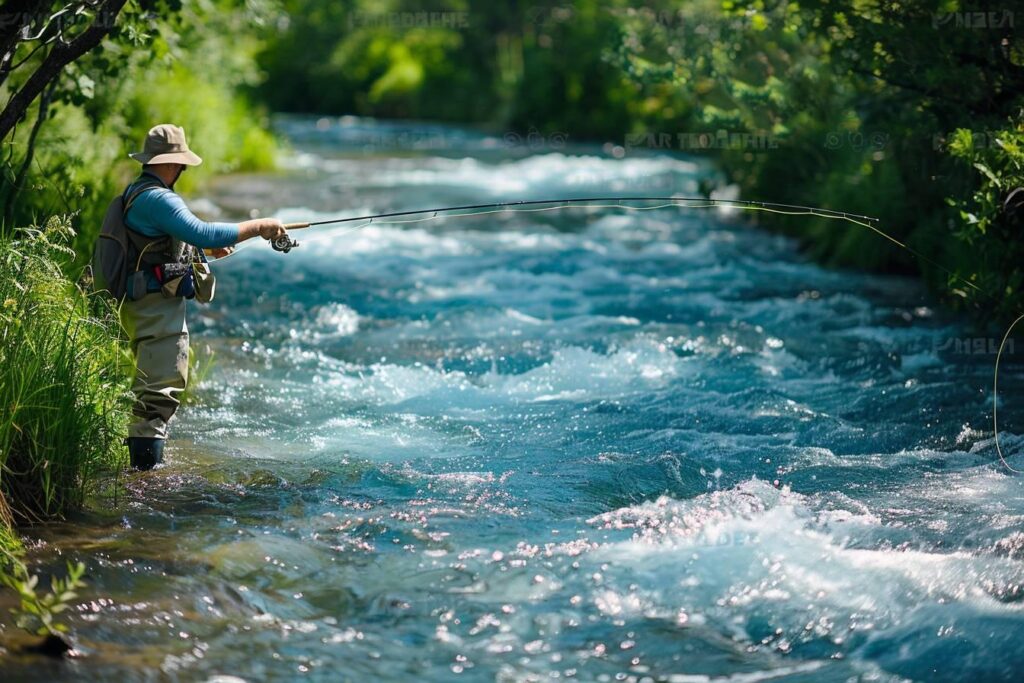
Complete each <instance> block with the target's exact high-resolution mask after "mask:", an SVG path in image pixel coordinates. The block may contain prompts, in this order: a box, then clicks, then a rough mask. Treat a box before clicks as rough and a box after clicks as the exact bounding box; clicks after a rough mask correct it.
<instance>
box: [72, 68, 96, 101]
mask: <svg viewBox="0 0 1024 683" xmlns="http://www.w3.org/2000/svg"><path fill="white" fill-rule="evenodd" d="M75 82H76V84H77V85H78V92H79V93H81V95H82V97H84V98H85V99H87V100H91V99H92V98H93V97H94V96H95V94H96V81H94V80H92V79H91V78H90V77H89V76H88V74H80V75H79V76H78V78H77V79H75Z"/></svg>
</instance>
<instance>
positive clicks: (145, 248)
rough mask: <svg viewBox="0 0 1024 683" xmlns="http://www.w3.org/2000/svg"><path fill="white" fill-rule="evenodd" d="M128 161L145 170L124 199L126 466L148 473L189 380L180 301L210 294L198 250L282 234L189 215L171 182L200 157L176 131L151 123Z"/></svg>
mask: <svg viewBox="0 0 1024 683" xmlns="http://www.w3.org/2000/svg"><path fill="white" fill-rule="evenodd" d="M129 156H131V158H133V159H135V160H136V161H138V162H140V163H142V173H141V174H140V175H139V177H138V178H137V179H136V180H135V181H133V182H132V183H131V184H130V185H129V186H128V188H127V189H126V190H125V192H124V194H123V195H122V198H121V199H122V207H123V209H122V211H123V213H122V218H123V222H124V227H125V228H126V229H127V230H125V233H126V236H127V239H126V240H125V242H126V244H127V245H128V248H127V267H126V272H127V279H126V283H125V286H126V296H125V297H124V303H123V305H122V306H121V320H122V324H123V325H124V327H125V330H127V332H128V335H129V338H130V340H131V348H132V352H133V354H134V356H135V364H136V373H135V382H134V384H133V386H132V392H133V393H134V394H135V405H134V408H133V411H132V412H133V414H134V416H135V421H134V422H133V423H132V424H131V426H130V427H129V429H128V440H127V443H128V451H129V455H130V458H131V466H132V467H133V468H136V469H140V470H147V469H150V468H152V467H153V466H155V465H156V464H158V463H159V462H161V460H162V459H163V450H164V442H165V441H166V439H167V424H168V422H169V421H170V419H171V417H172V416H173V415H174V412H175V411H176V410H177V408H178V404H179V395H180V394H181V392H182V391H184V389H185V386H186V383H187V382H188V342H189V340H188V326H187V324H186V321H185V317H186V305H185V300H186V299H192V298H195V299H197V300H198V301H200V302H207V301H209V300H210V299H211V298H212V297H213V275H212V274H211V273H210V271H209V266H208V265H207V261H206V257H205V255H204V253H203V251H202V250H210V252H211V254H213V255H221V254H223V253H225V252H226V250H227V249H228V248H229V247H231V246H233V245H235V244H237V243H239V242H243V241H245V240H247V239H251V238H253V237H256V236H259V237H262V238H263V239H266V240H274V239H277V238H279V237H282V236H284V235H285V234H286V233H285V229H284V227H283V226H282V224H281V221H279V220H277V219H276V218H259V219H255V220H249V221H244V222H242V223H219V222H218V223H210V222H206V221H203V220H200V219H199V218H197V217H196V216H195V215H194V214H193V213H192V212H191V211H189V209H188V207H187V206H185V202H184V201H182V199H181V197H180V196H178V195H177V194H176V193H175V192H174V184H175V182H176V181H177V180H178V178H179V177H180V176H181V174H182V173H183V172H184V171H185V169H187V168H188V167H189V166H198V165H199V164H201V163H202V161H203V160H202V159H201V158H200V157H199V156H198V155H196V154H195V153H193V152H192V151H191V150H190V149H189V148H188V144H187V142H186V140H185V131H184V130H182V129H181V128H180V127H178V126H175V125H171V124H161V125H158V126H154V127H153V128H151V129H150V131H149V133H148V134H147V135H146V140H145V143H144V145H143V150H142V151H141V152H136V153H133V154H131V155H129Z"/></svg>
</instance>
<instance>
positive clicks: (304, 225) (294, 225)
mask: <svg viewBox="0 0 1024 683" xmlns="http://www.w3.org/2000/svg"><path fill="white" fill-rule="evenodd" d="M308 227H309V223H285V224H284V229H285V230H298V229H299V228H308Z"/></svg>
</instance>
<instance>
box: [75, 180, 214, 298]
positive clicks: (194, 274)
mask: <svg viewBox="0 0 1024 683" xmlns="http://www.w3.org/2000/svg"><path fill="white" fill-rule="evenodd" d="M158 188H164V189H169V188H167V186H166V185H164V184H163V183H162V182H160V181H159V180H157V179H156V178H152V179H149V178H146V177H143V178H142V179H141V180H138V181H136V182H134V183H132V184H131V185H129V186H128V187H127V188H125V191H124V192H123V193H122V194H121V195H119V196H117V197H115V198H114V199H113V200H112V201H111V202H110V205H109V206H108V207H107V213H106V215H105V216H104V218H103V226H102V227H101V229H100V234H99V236H98V237H97V239H96V244H95V246H94V248H93V259H92V270H93V282H94V289H96V291H104V292H106V293H108V294H110V295H111V296H112V297H113V298H114V299H116V300H117V301H123V300H124V299H125V298H129V299H133V300H138V299H141V298H142V297H143V296H145V295H146V294H151V293H154V292H163V294H164V296H168V297H176V296H180V297H185V298H188V299H191V298H195V297H196V296H197V293H198V294H199V295H200V296H199V300H200V301H202V302H206V301H209V300H211V299H212V298H213V288H214V283H213V277H212V274H211V273H210V270H209V265H208V264H207V262H206V258H205V256H204V255H203V253H202V251H201V250H198V249H196V248H195V247H192V246H191V245H189V244H186V243H184V242H181V241H180V240H177V239H174V238H173V237H171V236H170V235H158V236H155V237H154V236H150V235H144V234H143V233H141V232H138V231H137V230H134V229H133V228H132V227H131V226H130V225H128V221H127V215H128V210H129V209H130V208H131V207H132V205H133V204H134V203H135V201H136V200H137V199H138V198H139V197H140V196H141V195H142V194H143V193H144V192H147V191H149V190H153V189H158ZM197 280H198V283H199V284H200V287H198V288H197V287H196V285H197ZM197 289H198V290H200V291H198V292H197Z"/></svg>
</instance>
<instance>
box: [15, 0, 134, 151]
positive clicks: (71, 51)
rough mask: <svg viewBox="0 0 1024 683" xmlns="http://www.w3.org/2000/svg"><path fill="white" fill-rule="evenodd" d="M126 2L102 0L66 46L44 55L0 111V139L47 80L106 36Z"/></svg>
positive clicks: (55, 47)
mask: <svg viewBox="0 0 1024 683" xmlns="http://www.w3.org/2000/svg"><path fill="white" fill-rule="evenodd" d="M125 2H127V0H106V2H103V3H102V4H101V5H98V7H97V14H96V18H95V19H93V22H92V24H91V25H90V26H89V28H87V29H86V30H85V31H83V32H82V33H81V34H80V35H79V36H78V37H76V38H75V39H74V40H72V41H71V42H70V43H67V44H63V43H58V44H57V45H54V46H53V48H52V49H51V50H50V53H49V54H48V55H46V58H45V59H44V60H43V63H42V64H40V65H39V68H38V69H36V70H35V71H34V72H33V73H32V75H31V76H29V78H28V80H27V81H26V82H25V84H24V85H23V86H22V87H21V89H20V90H19V91H18V92H17V93H15V94H14V96H13V97H11V99H10V101H9V102H8V103H7V106H6V107H4V110H3V112H0V140H3V139H5V138H7V136H8V135H9V134H10V132H11V130H12V129H13V128H14V124H15V123H17V122H18V120H20V119H21V118H22V117H23V116H24V115H25V112H26V111H28V108H29V106H30V105H31V104H32V102H33V101H34V100H35V99H36V97H38V96H39V94H40V93H41V92H42V91H43V89H44V88H45V87H46V86H47V84H49V83H50V81H52V80H54V79H55V78H57V76H59V75H60V72H61V70H63V69H64V67H65V66H67V65H68V64H70V63H71V62H73V61H75V60H76V59H78V58H79V57H81V56H82V55H84V54H85V53H87V52H89V51H90V50H92V49H93V48H95V47H96V46H97V45H99V44H100V42H101V41H102V40H103V38H104V37H105V36H106V35H107V34H108V33H110V29H111V28H113V25H114V21H113V20H114V18H116V17H117V15H118V14H119V13H120V12H121V9H122V8H123V7H124V5H125Z"/></svg>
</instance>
